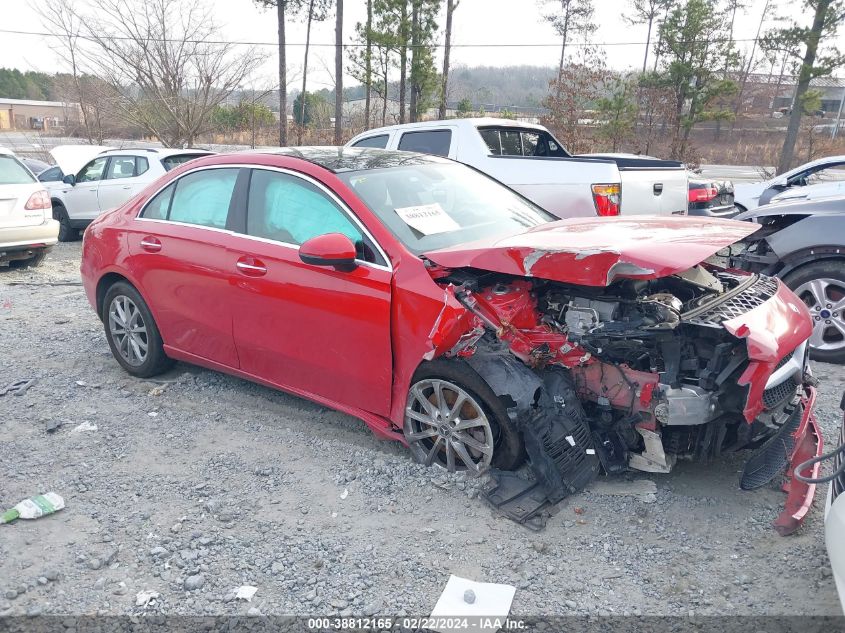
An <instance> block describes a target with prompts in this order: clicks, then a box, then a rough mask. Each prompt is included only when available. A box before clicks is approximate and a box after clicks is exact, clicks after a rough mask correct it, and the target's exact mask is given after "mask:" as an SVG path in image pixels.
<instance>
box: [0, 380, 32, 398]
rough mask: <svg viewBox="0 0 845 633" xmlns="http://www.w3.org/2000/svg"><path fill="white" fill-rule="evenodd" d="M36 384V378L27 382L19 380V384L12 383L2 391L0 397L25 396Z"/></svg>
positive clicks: (0, 390)
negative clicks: (7, 395) (9, 395)
mask: <svg viewBox="0 0 845 633" xmlns="http://www.w3.org/2000/svg"><path fill="white" fill-rule="evenodd" d="M34 384H35V378H29V379H26V380H18V381H17V382H13V383H10V384H8V385H6V386H5V387H3V388H2V389H0V396H5V395H6V394H9V393H11V394H13V395H15V396H22V395H23V394H25V393H26V392H27V391H28V390H29V388H30V387H32V385H34Z"/></svg>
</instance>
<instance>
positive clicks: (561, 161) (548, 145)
mask: <svg viewBox="0 0 845 633" xmlns="http://www.w3.org/2000/svg"><path fill="white" fill-rule="evenodd" d="M346 146H347V147H379V148H382V149H399V150H407V151H415V152H423V153H425V154H437V155H439V156H446V157H448V158H451V159H453V160H457V161H459V162H461V163H464V164H466V165H469V166H471V167H475V168H476V169H478V170H479V171H482V172H484V173H486V174H488V175H490V176H492V177H493V178H495V179H496V180H498V181H500V182H503V183H504V184H506V185H508V186H509V187H511V188H512V189H515V190H516V191H518V192H519V193H521V194H522V195H524V196H525V197H526V198H528V199H529V200H532V201H533V202H535V203H537V204H538V205H540V206H541V207H543V208H544V209H546V210H547V211H549V212H550V213H553V214H554V215H556V216H558V217H560V218H571V217H575V216H588V215H607V216H610V215H620V214H621V215H684V214H686V212H687V206H688V203H689V200H688V191H687V171H686V167H685V166H684V165H683V163H679V162H676V161H668V160H658V159H655V158H642V157H639V156H634V155H628V154H606V155H600V154H591V155H589V156H572V155H571V154H569V153H568V152H567V151H566V150H565V149H564V148H563V145H561V143H560V142H559V141H558V140H557V139H555V137H554V136H552V134H551V133H550V132H549V131H548V130H547V129H546V128H544V127H543V126H541V125H532V124H530V123H520V122H517V121H510V120H508V119H494V118H478V119H449V120H447V121H425V122H422V123H406V124H402V125H392V126H388V127H382V128H377V129H373V130H368V131H366V132H362V133H361V134H358V135H357V136H355V137H354V138H353V139H352V140H350V141H349V143H347V145H346Z"/></svg>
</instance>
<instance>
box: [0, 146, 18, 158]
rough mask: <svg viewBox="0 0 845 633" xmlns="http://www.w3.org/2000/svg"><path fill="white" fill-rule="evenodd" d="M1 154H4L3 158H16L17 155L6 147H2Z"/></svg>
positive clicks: (0, 148)
mask: <svg viewBox="0 0 845 633" xmlns="http://www.w3.org/2000/svg"><path fill="white" fill-rule="evenodd" d="M0 154H2V155H3V156H14V155H15V153H14V152H13V151H12V150H10V149H6V148H5V147H0Z"/></svg>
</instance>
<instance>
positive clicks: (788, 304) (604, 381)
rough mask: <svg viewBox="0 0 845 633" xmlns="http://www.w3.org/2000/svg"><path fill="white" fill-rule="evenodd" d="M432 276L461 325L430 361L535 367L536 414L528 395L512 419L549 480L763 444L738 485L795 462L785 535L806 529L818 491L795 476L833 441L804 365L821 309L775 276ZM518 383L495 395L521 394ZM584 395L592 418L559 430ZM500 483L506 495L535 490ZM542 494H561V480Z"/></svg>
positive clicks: (656, 467) (658, 467)
mask: <svg viewBox="0 0 845 633" xmlns="http://www.w3.org/2000/svg"><path fill="white" fill-rule="evenodd" d="M429 273H430V274H431V276H432V278H434V279H435V280H436V281H437V283H438V284H439V285H440V287H441V288H442V289H443V290H444V302H443V306H444V310H445V313H449V314H450V315H451V316H450V319H449V322H450V323H451V324H452V325H451V326H450V327H444V328H443V330H442V331H440V332H439V333H438V334H437V335H436V336H435V335H434V332H433V333H432V335H431V336H429V338H428V340H429V341H430V342H433V341H435V340H437V341H440V342H441V344H440V345H433V346H432V348H431V349H430V350H429V352H428V353H427V354H426V358H432V357H440V356H443V357H446V358H455V359H462V360H464V361H465V362H469V364H470V365H471V366H475V367H477V368H478V369H479V373H480V374H481V375H482V377H485V378H487V376H485V374H484V373H483V371H487V372H488V374H490V375H494V374H495V373H496V370H495V369H494V368H493V367H494V366H495V365H496V364H501V363H502V362H503V361H502V358H503V357H504V356H508V357H510V358H513V357H515V358H516V359H518V360H519V361H521V364H522V366H523V367H525V368H526V371H528V372H529V373H527V374H526V375H525V376H524V377H523V378H522V379H521V383H524V385H523V387H524V386H525V385H530V384H532V380H535V378H532V376H534V377H536V384H537V385H538V386H537V388H536V392H537V394H539V395H538V396H537V397H536V398H535V401H534V402H533V404H532V407H533V408H527V407H526V405H525V403H524V402H523V403H522V404H521V405H520V406H516V407H515V408H514V410H513V411H512V417H513V418H514V419H517V420H519V424H520V429H521V430H522V433H523V437H524V438H525V441H526V446H533V447H534V451H535V453H536V454H532V455H531V464H532V468H534V469H535V476H537V479H538V481H546V482H548V481H564V482H570V483H568V484H566V486H564V488H567V489H566V490H564V492H563V493H564V494H569V493H571V492H574V489H575V488H577V487H579V486H582V485H585V484H586V482H587V481H589V478H590V477H587V476H581V475H582V474H579V473H578V472H576V468H585V469H589V470H590V471H591V472H592V473H593V475H591V476H594V473H595V472H597V471H598V464H600V466H601V469H603V470H604V471H605V472H607V473H611V474H612V473H618V472H622V471H624V470H627V469H629V468H633V469H638V470H643V471H648V472H658V473H667V472H669V471H670V470H671V469H672V467H673V466H674V464H675V463H676V462H677V461H678V460H683V459H698V460H702V459H703V460H710V459H713V458H716V457H718V456H719V455H721V454H723V453H726V452H730V451H736V450H740V449H751V450H753V451H754V452H753V453H752V454H751V456H750V458H749V460H748V464H747V466H746V469H745V472H744V473H743V479H742V486H743V487H744V488H749V489H750V488H755V487H759V486H760V485H763V484H765V483H767V482H768V481H771V480H773V479H774V478H775V477H777V476H779V475H781V474H782V473H783V472H784V470H785V469H786V470H787V473H786V479H785V484H784V490H786V491H787V492H788V493H789V498H788V507H789V511H788V512H787V513H786V514H784V515H783V516H782V517H781V518H779V523H778V529H779V531H781V533H789V532H791V531H793V530H794V529H795V528H797V526H798V525H800V523H801V521H802V520H803V517H804V514H806V508H808V507H809V504H810V503H811V501H812V496H813V490H812V489H808V488H806V487H805V486H803V485H802V484H800V482H797V481H794V480H793V478H792V476H791V472H792V469H793V468H794V466H795V465H796V464H797V461H795V460H800V458H802V457H803V456H804V455H806V454H807V452H808V451H813V450H816V449H817V448H818V447H820V446H821V436H820V434H819V432H818V426H817V425H816V424H815V419H814V417H813V410H812V409H813V403H814V397H813V395H812V394H813V391H812V385H811V383H812V379H811V377H810V376H809V374H808V372H807V368H806V340H807V338H808V337H809V335H810V332H811V323H810V319H809V314H808V313H807V309H806V307H805V306H804V304H803V303H802V302H801V301H800V300H799V299H798V298H797V297H795V295H793V294H792V292H791V291H790V290H789V289H788V288H786V287H785V286H784V285H783V284H781V283H780V282H779V281H777V280H776V279H772V278H768V277H763V276H758V275H751V274H749V273H745V272H742V271H736V270H725V269H721V268H718V267H715V266H709V265H698V266H695V267H693V268H692V269H689V270H685V271H680V272H676V273H674V274H671V275H668V276H666V277H661V278H656V279H633V278H624V279H618V280H616V281H614V282H613V283H611V284H609V285H608V286H606V287H598V288H597V287H588V286H581V285H575V284H571V283H565V282H559V281H556V280H543V279H534V278H525V277H517V276H513V275H508V274H503V273H502V272H499V271H497V272H487V271H483V270H477V269H469V268H464V269H459V270H452V269H448V268H441V267H439V266H430V267H429ZM458 305H460V306H462V307H463V310H460V309H458V310H455V307H456V306H458ZM444 323H445V322H444ZM447 342H448V344H444V343H447ZM491 368H493V369H491ZM561 371H563V372H564V374H560V373H559V372H561ZM510 373H511V375H513V371H512V369H511V370H510ZM561 375H563V376H564V378H563V380H564V382H561V379H560V376H561ZM551 376H554V377H555V380H550V377H551ZM488 382H490V379H489V378H488ZM508 388H509V387H508V385H507V384H503V385H501V386H500V387H499V391H496V394H497V395H498V396H499V397H500V398H503V399H510V401H512V402H517V403H518V402H519V401H520V400H519V398H517V397H516V394H511V393H509V392H508ZM522 391H526V390H525V389H522ZM500 392H501V393H500ZM527 392H528V393H533V392H534V391H533V390H528V391H527ZM573 397H574V398H577V400H578V401H579V402H578V405H579V407H582V408H583V411H584V416H583V418H584V420H585V423H584V425H581V423H580V418H579V419H578V420H572V419H570V420H569V421H568V426H565V427H563V426H562V427H561V428H560V429H557V428H556V425H558V426H559V425H560V424H563V423H564V421H565V420H564V418H565V417H566V416H564V415H561V411H565V410H566V402H568V401H571V398H573ZM522 400H525V398H524V397H522ZM544 401H547V402H548V403H550V404H549V405H547V406H545V407H544V406H543V405H542V404H541V403H542V402H544ZM554 403H557V405H558V406H560V407H562V408H561V410H560V411H556V409H555V405H554ZM579 429H582V430H583V429H586V430H585V432H583V433H581V432H580V431H579ZM550 438H555V439H553V440H552V439H550ZM544 442H545V444H544ZM576 454H580V455H587V456H589V457H588V459H586V460H585V459H581V458H578V459H576V458H575V457H574V456H576ZM546 458H548V459H546ZM543 463H545V466H544V467H543V468H542V469H539V468H540V467H539V466H537V465H538V464H543ZM555 468H557V471H555ZM538 469H539V470H538ZM571 482H579V483H578V486H575V485H573V484H572V483H571ZM501 484H502V491H500V496H502V497H503V498H504V497H508V498H511V497H512V498H518V499H522V501H520V503H523V501H524V496H525V495H528V496H531V495H533V496H534V497H537V494H536V493H537V491H536V490H534V491H533V492H530V494H529V492H526V491H525V490H517V491H516V492H514V491H513V490H512V489H511V488H508V486H510V485H511V484H513V482H510V483H508V482H506V481H505V480H502V481H501ZM544 493H545V494H546V497H547V498H548V499H553V500H559V498H560V491H559V490H551V489H549V490H545V491H544ZM520 495H522V496H520ZM523 505H524V503H523ZM520 507H522V506H520ZM789 517H791V518H789Z"/></svg>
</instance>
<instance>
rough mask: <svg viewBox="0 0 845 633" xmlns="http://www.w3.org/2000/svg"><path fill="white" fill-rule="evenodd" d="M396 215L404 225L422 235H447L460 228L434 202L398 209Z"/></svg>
mask: <svg viewBox="0 0 845 633" xmlns="http://www.w3.org/2000/svg"><path fill="white" fill-rule="evenodd" d="M396 213H397V215H398V216H399V217H400V218H402V220H403V221H404V222H405V224H407V225H408V226H410V227H411V228H412V229H416V230H417V231H419V232H420V233H422V234H423V235H434V234H435V233H448V232H449V231H457V230H458V229H460V228H461V227H460V226H459V225H458V223H457V222H455V220H453V219H452V218H451V217H450V216H449V214H448V213H446V212H445V211H444V210H443V207H441V206H440V205H439V204H438V203H436V202H434V203H432V204H420V205H417V206H414V207H398V208H397V209H396Z"/></svg>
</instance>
